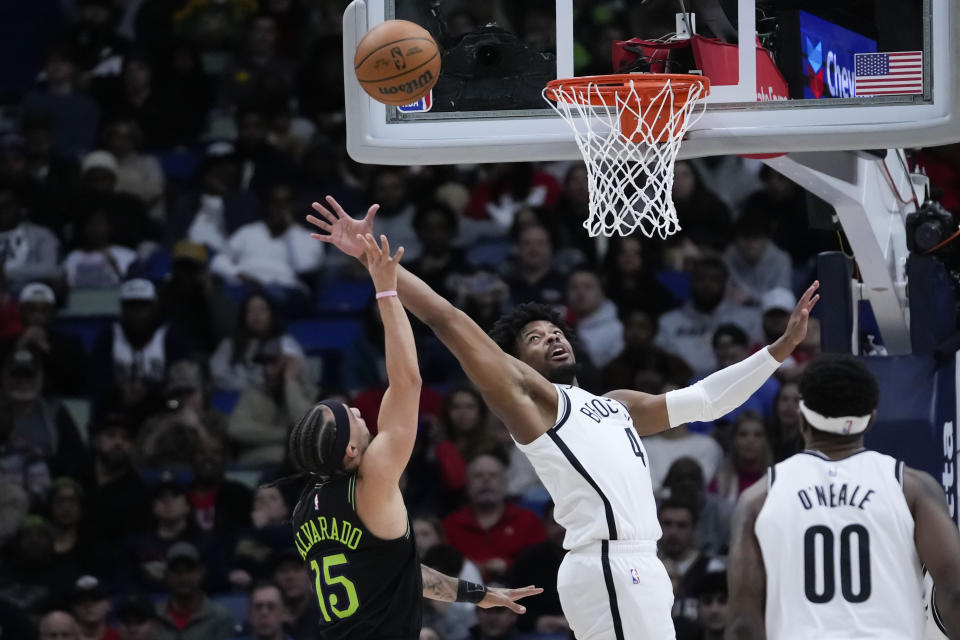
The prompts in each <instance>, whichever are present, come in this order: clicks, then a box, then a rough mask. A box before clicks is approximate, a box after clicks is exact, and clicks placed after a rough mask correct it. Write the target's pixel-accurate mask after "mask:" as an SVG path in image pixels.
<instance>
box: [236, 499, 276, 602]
mask: <svg viewBox="0 0 960 640" xmlns="http://www.w3.org/2000/svg"><path fill="white" fill-rule="evenodd" d="M290 513H291V505H290V503H289V502H288V498H287V496H285V495H284V494H283V492H282V491H280V489H279V488H277V487H276V486H270V485H267V486H261V487H259V488H257V490H256V492H255V493H254V495H253V508H252V509H251V510H250V515H249V516H248V522H249V524H248V526H247V527H246V529H245V530H243V531H240V532H238V533H237V534H236V542H235V543H234V544H233V554H232V555H233V557H232V559H231V560H230V566H231V568H232V571H231V572H230V584H231V585H232V586H233V587H235V588H240V589H246V588H248V587H249V586H250V584H251V583H253V582H254V581H255V580H265V579H267V578H269V577H270V573H271V570H272V567H271V565H270V564H269V562H270V560H271V559H272V558H273V556H275V555H276V553H277V552H278V551H280V550H281V549H284V548H286V547H288V546H289V545H290ZM251 524H252V526H250V525H251Z"/></svg>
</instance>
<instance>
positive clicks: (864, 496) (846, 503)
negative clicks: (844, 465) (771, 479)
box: [797, 482, 876, 511]
mask: <svg viewBox="0 0 960 640" xmlns="http://www.w3.org/2000/svg"><path fill="white" fill-rule="evenodd" d="M838 487H839V488H838ZM875 493H876V491H874V490H873V489H864V488H863V487H861V486H860V485H859V484H858V485H854V486H853V491H850V490H849V485H848V484H847V483H846V482H844V483H843V484H840V485H836V484H833V483H832V482H831V483H830V484H829V485H812V486H809V487H807V488H806V489H800V490H799V491H797V497H798V498H799V499H800V504H801V505H803V508H804V509H805V510H807V511H810V510H811V509H813V508H814V507H827V508H836V507H856V508H857V509H860V510H861V511H864V510H865V509H864V508H863V505H865V504H867V501H868V500H870V496H872V495H873V494H875Z"/></svg>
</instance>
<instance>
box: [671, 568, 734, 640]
mask: <svg viewBox="0 0 960 640" xmlns="http://www.w3.org/2000/svg"><path fill="white" fill-rule="evenodd" d="M694 591H695V592H696V594H697V600H698V603H697V605H698V606H697V622H698V623H699V626H700V633H699V635H697V636H694V637H693V638H692V640H723V638H724V633H725V632H726V629H727V620H728V617H727V572H726V571H725V570H710V571H708V572H707V573H705V574H704V575H703V577H702V578H700V581H699V582H698V583H697V585H696V587H695V588H694ZM678 640H679V638H678Z"/></svg>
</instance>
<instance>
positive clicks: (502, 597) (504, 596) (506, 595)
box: [477, 585, 543, 614]
mask: <svg viewBox="0 0 960 640" xmlns="http://www.w3.org/2000/svg"><path fill="white" fill-rule="evenodd" d="M540 593H543V589H541V588H540V587H534V586H533V585H530V586H529V587H522V588H520V589H502V588H499V587H487V594H486V595H485V596H484V597H483V600H481V601H480V602H478V603H477V606H478V607H480V608H481V609H491V608H493V607H506V608H508V609H510V610H511V611H513V612H515V613H518V614H523V613H526V611H527V608H526V607H524V606H523V605H521V604H517V600H520V599H522V598H529V597H530V596H535V595H537V594H540Z"/></svg>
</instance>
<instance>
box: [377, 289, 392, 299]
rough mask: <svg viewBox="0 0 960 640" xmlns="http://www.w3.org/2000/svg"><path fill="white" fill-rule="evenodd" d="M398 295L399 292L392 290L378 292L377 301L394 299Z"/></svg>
mask: <svg viewBox="0 0 960 640" xmlns="http://www.w3.org/2000/svg"><path fill="white" fill-rule="evenodd" d="M396 295H397V292H396V290H395V289H391V290H390V291H378V292H377V300H379V299H381V298H393V297H394V296H396Z"/></svg>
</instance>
